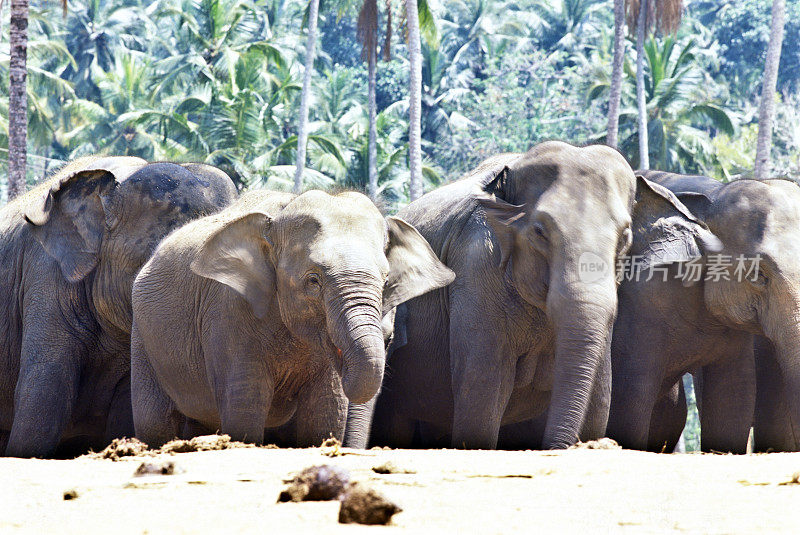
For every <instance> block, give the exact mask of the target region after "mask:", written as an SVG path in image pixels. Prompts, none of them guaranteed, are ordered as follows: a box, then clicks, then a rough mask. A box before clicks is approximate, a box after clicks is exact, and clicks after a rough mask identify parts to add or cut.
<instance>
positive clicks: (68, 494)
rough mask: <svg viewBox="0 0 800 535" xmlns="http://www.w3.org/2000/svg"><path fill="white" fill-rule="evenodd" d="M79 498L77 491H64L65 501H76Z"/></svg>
mask: <svg viewBox="0 0 800 535" xmlns="http://www.w3.org/2000/svg"><path fill="white" fill-rule="evenodd" d="M77 497H78V491H77V490H75V489H69V490H65V491H64V500H74V499H76V498H77Z"/></svg>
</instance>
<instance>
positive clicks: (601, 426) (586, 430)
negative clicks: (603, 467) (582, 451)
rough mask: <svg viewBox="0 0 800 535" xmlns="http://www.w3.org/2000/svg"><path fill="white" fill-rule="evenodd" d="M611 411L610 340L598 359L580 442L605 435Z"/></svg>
mask: <svg viewBox="0 0 800 535" xmlns="http://www.w3.org/2000/svg"><path fill="white" fill-rule="evenodd" d="M610 409H611V339H610V338H609V347H608V349H607V350H606V354H605V356H604V357H603V358H602V359H600V362H599V363H598V367H597V373H596V375H595V380H594V386H593V388H592V397H591V398H590V399H589V407H588V409H587V410H586V419H585V420H584V422H583V427H582V428H581V433H580V440H582V441H584V442H585V441H587V440H597V439H598V438H602V437H604V436H605V435H606V428H607V427H608V414H609V411H610Z"/></svg>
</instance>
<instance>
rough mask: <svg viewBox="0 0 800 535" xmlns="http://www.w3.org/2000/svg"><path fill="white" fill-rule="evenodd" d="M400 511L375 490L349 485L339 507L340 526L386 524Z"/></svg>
mask: <svg viewBox="0 0 800 535" xmlns="http://www.w3.org/2000/svg"><path fill="white" fill-rule="evenodd" d="M401 511H402V509H401V508H400V507H399V506H398V505H397V504H395V503H392V502H390V501H389V500H388V499H386V497H385V496H384V495H383V494H381V493H380V492H378V491H376V490H375V489H372V488H369V487H367V486H365V485H362V484H360V483H355V484H353V485H350V487H349V488H348V489H347V492H346V493H345V494H344V496H343V497H342V505H341V506H340V507H339V523H341V524H353V523H357V524H369V525H376V524H388V523H389V522H390V521H391V520H392V516H394V515H395V514H397V513H399V512H401Z"/></svg>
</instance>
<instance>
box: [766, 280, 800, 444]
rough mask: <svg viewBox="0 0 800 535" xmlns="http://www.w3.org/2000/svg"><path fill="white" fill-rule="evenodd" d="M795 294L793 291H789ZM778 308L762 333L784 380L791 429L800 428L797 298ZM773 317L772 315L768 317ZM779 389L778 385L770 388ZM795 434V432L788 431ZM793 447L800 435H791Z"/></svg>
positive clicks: (799, 301)
mask: <svg viewBox="0 0 800 535" xmlns="http://www.w3.org/2000/svg"><path fill="white" fill-rule="evenodd" d="M792 293H794V292H792ZM787 301H790V303H788V304H787V306H784V307H781V310H779V311H778V314H776V317H770V318H769V321H768V324H767V325H765V329H764V330H765V331H766V332H765V334H766V335H767V337H768V338H769V339H770V340H772V343H773V345H774V346H775V352H776V360H777V363H778V367H779V368H780V375H781V376H782V377H783V382H784V385H783V387H784V392H786V396H787V399H786V403H787V405H788V407H787V409H788V411H789V414H790V415H791V416H790V420H791V422H792V427H794V426H795V425H800V296H796V297H794V299H791V300H790V299H786V298H784V299H783V302H787ZM770 316H772V314H770ZM772 386H773V387H774V388H779V385H772ZM789 432H790V433H791V432H794V429H792V430H789ZM793 439H794V443H795V445H798V444H800V436H794V437H793Z"/></svg>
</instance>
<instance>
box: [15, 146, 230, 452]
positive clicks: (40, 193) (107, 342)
mask: <svg viewBox="0 0 800 535" xmlns="http://www.w3.org/2000/svg"><path fill="white" fill-rule="evenodd" d="M194 171H195V172H190V171H188V170H187V169H185V168H183V167H181V166H179V165H174V164H167V163H159V164H149V165H148V164H146V162H145V161H144V160H141V159H139V158H127V157H108V158H82V159H80V160H76V161H75V162H73V163H71V164H69V165H67V166H66V167H64V168H63V169H62V170H61V171H59V172H58V173H56V175H54V176H53V177H52V178H50V179H48V180H46V181H45V182H44V183H42V184H41V185H39V186H37V187H36V188H35V189H33V190H31V191H29V192H28V193H25V194H24V195H22V196H20V197H18V198H17V199H14V200H13V201H12V202H10V203H9V204H8V205H6V206H5V207H3V208H2V210H0V235H1V236H2V239H0V270H2V277H0V280H3V281H5V282H4V284H3V285H2V286H0V300H1V301H2V302H3V303H5V304H6V305H5V306H4V308H3V310H2V313H1V315H0V451H5V453H6V455H9V456H19V457H33V456H36V457H41V456H47V455H53V454H59V455H69V454H71V453H74V452H79V451H80V450H81V449H83V450H85V449H86V448H87V447H94V448H98V447H102V446H103V445H105V444H107V443H108V441H109V440H110V439H111V438H114V437H117V436H121V435H124V434H127V435H128V436H131V434H132V431H133V426H132V416H131V409H130V388H129V375H128V374H129V370H130V328H131V305H130V291H131V285H132V284H133V279H134V277H135V276H136V273H137V272H138V270H139V268H140V267H141V266H142V264H144V262H145V261H146V260H147V258H148V257H149V256H150V253H151V252H152V251H153V250H154V249H155V247H156V245H157V244H158V242H159V241H161V239H162V238H163V237H164V236H165V235H166V234H167V233H169V232H170V231H171V230H172V229H174V228H176V227H178V226H180V225H181V224H183V223H184V222H186V221H189V220H190V219H192V218H195V217H198V216H202V215H206V214H209V213H213V212H215V211H217V210H218V209H219V208H221V207H222V206H224V205H226V204H228V203H229V202H230V201H231V200H232V199H233V198H234V197H235V196H236V190H235V188H234V186H233V183H232V182H231V180H230V179H229V178H227V176H225V175H224V174H223V175H219V174H218V173H219V171H218V170H215V169H213V168H209V167H208V166H200V167H195V169H194ZM57 450H58V451H57Z"/></svg>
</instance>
